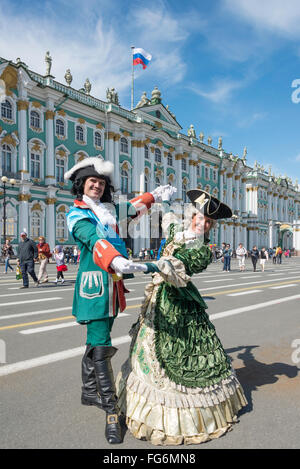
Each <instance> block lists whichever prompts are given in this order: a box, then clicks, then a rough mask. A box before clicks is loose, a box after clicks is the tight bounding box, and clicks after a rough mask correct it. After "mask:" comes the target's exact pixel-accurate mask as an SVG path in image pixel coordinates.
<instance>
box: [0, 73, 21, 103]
mask: <svg viewBox="0 0 300 469" xmlns="http://www.w3.org/2000/svg"><path fill="white" fill-rule="evenodd" d="M0 78H1V79H2V80H3V81H4V83H5V93H6V96H12V91H11V90H12V89H16V88H17V86H18V72H17V70H16V69H15V68H14V67H12V66H11V65H8V66H7V67H6V68H5V70H3V73H2V75H1V77H0Z"/></svg>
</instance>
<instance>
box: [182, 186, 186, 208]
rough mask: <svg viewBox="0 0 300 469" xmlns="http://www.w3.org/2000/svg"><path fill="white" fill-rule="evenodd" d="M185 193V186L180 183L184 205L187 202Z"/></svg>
mask: <svg viewBox="0 0 300 469" xmlns="http://www.w3.org/2000/svg"><path fill="white" fill-rule="evenodd" d="M186 191H187V188H186V184H185V183H182V200H183V202H184V203H186V202H187V195H186Z"/></svg>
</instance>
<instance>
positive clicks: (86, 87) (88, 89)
mask: <svg viewBox="0 0 300 469" xmlns="http://www.w3.org/2000/svg"><path fill="white" fill-rule="evenodd" d="M91 89H92V85H91V83H90V80H89V79H88V78H87V79H86V80H85V83H84V91H85V93H86V94H90V92H91Z"/></svg>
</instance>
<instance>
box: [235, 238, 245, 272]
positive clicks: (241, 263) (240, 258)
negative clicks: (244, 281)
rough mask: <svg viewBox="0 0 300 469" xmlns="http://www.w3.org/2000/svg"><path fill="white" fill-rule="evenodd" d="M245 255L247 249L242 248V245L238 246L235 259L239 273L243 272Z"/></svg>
mask: <svg viewBox="0 0 300 469" xmlns="http://www.w3.org/2000/svg"><path fill="white" fill-rule="evenodd" d="M246 255H247V249H246V248H245V247H244V246H243V244H242V243H240V244H239V247H238V248H237V250H236V257H237V260H238V262H239V268H240V272H244V270H245V259H246Z"/></svg>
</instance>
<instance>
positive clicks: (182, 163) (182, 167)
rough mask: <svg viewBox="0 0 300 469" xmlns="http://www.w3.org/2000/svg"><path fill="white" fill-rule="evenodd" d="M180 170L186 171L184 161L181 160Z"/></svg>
mask: <svg viewBox="0 0 300 469" xmlns="http://www.w3.org/2000/svg"><path fill="white" fill-rule="evenodd" d="M181 169H182V171H186V159H185V158H182V160H181Z"/></svg>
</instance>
